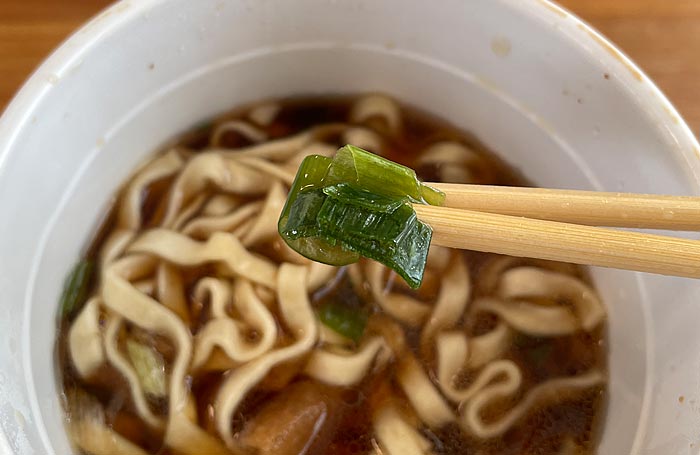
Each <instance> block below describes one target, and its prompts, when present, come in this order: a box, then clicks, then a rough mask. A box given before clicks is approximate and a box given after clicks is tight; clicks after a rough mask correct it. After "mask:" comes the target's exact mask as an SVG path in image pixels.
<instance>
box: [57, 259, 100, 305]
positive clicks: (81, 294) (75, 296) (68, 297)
mask: <svg viewBox="0 0 700 455" xmlns="http://www.w3.org/2000/svg"><path fill="white" fill-rule="evenodd" d="M92 268H93V266H92V262H91V261H88V260H86V259H83V260H81V261H80V262H78V263H77V264H76V265H75V267H73V270H72V271H71V273H70V274H69V275H68V277H67V278H66V281H65V284H64V285H63V293H62V294H61V301H60V302H61V304H60V308H61V314H62V315H63V317H69V316H71V315H73V314H74V313H75V312H76V311H78V310H79V309H80V307H82V305H83V304H84V303H85V300H86V299H87V293H88V288H89V285H90V278H91V277H92Z"/></svg>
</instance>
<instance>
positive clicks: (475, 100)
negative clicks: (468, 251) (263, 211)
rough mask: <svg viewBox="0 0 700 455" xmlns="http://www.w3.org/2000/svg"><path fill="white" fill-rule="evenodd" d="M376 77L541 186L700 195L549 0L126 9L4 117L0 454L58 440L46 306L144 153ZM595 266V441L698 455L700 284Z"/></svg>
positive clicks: (643, 112) (653, 103)
mask: <svg viewBox="0 0 700 455" xmlns="http://www.w3.org/2000/svg"><path fill="white" fill-rule="evenodd" d="M367 91H381V92H386V93H389V94H391V95H393V96H395V97H396V98H398V99H399V100H402V101H405V102H408V103H411V104H413V105H416V106H419V107H421V108H423V109H425V110H427V111H429V112H431V113H434V114H437V115H439V116H441V117H443V118H445V119H448V120H449V121H450V122H452V123H454V124H456V125H458V126H459V127H461V128H463V129H465V130H467V131H469V132H471V133H473V134H474V135H475V136H476V137H477V138H479V139H480V140H481V141H483V142H484V143H485V144H486V145H487V146H489V147H490V148H492V149H493V150H495V151H497V152H498V153H499V155H500V156H502V157H503V158H504V159H505V160H506V161H508V162H509V163H512V164H513V165H514V166H515V167H517V168H519V169H521V170H522V171H523V173H524V174H525V175H526V176H527V177H528V178H530V179H531V180H533V181H534V182H535V183H537V184H538V185H540V186H548V187H555V188H580V189H597V190H607V191H630V192H645V193H664V194H686V195H698V194H700V146H699V145H698V143H697V141H696V140H695V139H694V137H693V135H692V133H691V132H690V130H689V129H688V127H687V126H686V125H685V123H683V121H682V120H681V119H680V117H679V115H678V114H677V112H676V111H675V109H674V108H673V107H672V106H671V105H670V103H669V102H668V101H667V100H666V99H665V98H664V97H663V95H662V94H661V93H660V92H659V90H658V89H657V88H656V87H655V86H654V85H653V84H652V83H651V82H650V81H649V79H648V78H647V77H646V76H645V75H644V74H642V73H641V72H640V71H639V70H638V69H637V68H636V67H635V66H634V65H633V64H632V63H631V62H630V61H629V60H628V59H627V58H626V57H624V56H623V55H621V54H620V53H619V52H618V51H616V50H615V48H613V47H612V46H611V45H610V44H609V43H607V42H606V41H605V40H604V39H602V38H601V37H600V36H599V35H598V34H596V33H595V32H594V31H592V30H591V29H590V28H589V27H587V26H586V25H585V24H583V23H581V22H580V21H579V20H578V19H577V18H575V17H574V16H572V15H570V14H568V13H566V12H565V11H563V10H561V9H559V8H558V7H556V6H554V5H552V4H550V3H548V2H546V1H542V0H444V1H441V2H434V1H429V0H342V1H341V0H296V1H293V2H291V1H284V0H265V1H253V0H198V1H197V2H193V1H191V0H141V1H139V2H135V1H132V2H129V1H122V2H120V3H118V4H116V5H114V6H113V7H111V8H110V9H109V10H107V11H105V12H104V13H103V14H101V15H100V16H99V17H97V18H95V19H94V20H92V21H91V22H90V23H88V24H87V25H86V26H85V27H83V28H82V29H81V30H80V31H78V32H77V33H76V34H75V35H74V36H73V37H72V38H70V39H69V40H68V41H67V42H66V43H65V44H64V45H63V46H62V47H61V48H59V49H58V50H57V51H56V52H55V53H54V54H53V55H52V56H51V57H50V58H49V59H48V60H47V61H46V62H45V63H44V64H43V65H42V66H41V67H40V68H39V69H38V70H37V71H36V73H35V74H34V75H33V76H32V78H31V79H30V80H29V81H28V82H27V83H26V85H25V86H24V88H23V89H22V90H21V91H20V93H19V94H18V95H17V97H16V98H15V100H14V101H13V102H12V103H11V105H10V106H9V108H8V109H7V111H6V112H5V114H4V116H3V117H2V119H0V213H2V216H1V217H0V219H1V220H2V221H0V311H1V313H0V314H2V315H3V316H2V318H0V334H2V337H0V452H2V453H8V454H18V455H19V454H22V455H24V454H60V455H62V454H67V453H70V449H69V445H68V441H67V439H66V436H65V432H64V428H63V422H62V420H61V411H60V402H59V392H60V390H59V389H58V388H57V382H56V376H55V371H54V370H55V361H54V337H55V327H56V305H57V300H58V296H59V295H60V291H61V287H62V283H63V278H64V277H65V276H66V274H67V272H68V271H69V269H70V267H71V266H72V264H74V263H75V261H76V260H77V258H78V257H79V255H80V254H81V251H83V249H84V248H85V247H86V245H87V242H88V240H89V239H90V236H91V234H92V233H94V230H95V228H96V226H97V225H98V224H99V220H100V219H101V216H103V215H104V213H105V209H106V207H107V206H108V204H109V202H110V200H111V198H112V197H113V195H114V192H115V190H116V189H117V188H118V186H119V185H120V184H121V183H122V182H123V181H124V179H125V178H126V177H127V176H128V175H129V173H130V172H131V171H132V170H133V169H134V167H135V166H137V165H138V164H139V163H141V162H142V161H143V160H144V159H146V157H148V156H149V155H150V154H152V153H153V151H154V150H156V149H157V148H158V147H159V146H160V145H161V144H163V143H164V142H165V141H167V140H168V139H171V138H172V137H174V136H175V135H177V133H179V132H182V131H184V130H186V129H188V128H190V127H192V126H193V125H195V124H197V123H199V122H201V121H202V120H205V119H208V118H211V117H213V116H215V115H217V114H218V113H221V112H224V111H226V110H229V109H231V108H232V107H235V106H236V105H240V104H242V103H248V102H251V101H255V100H259V99H265V98H275V97H282V96H289V95H298V94H323V93H359V92H367ZM688 236H689V237H696V236H694V235H692V234H688ZM592 275H593V277H594V280H595V282H596V285H597V287H598V289H599V290H600V292H601V294H602V296H603V298H604V301H605V302H606V304H607V306H608V310H609V315H610V318H609V366H610V387H609V402H608V408H607V411H606V413H605V416H604V417H603V418H604V420H605V422H604V431H603V435H602V440H601V445H600V449H599V453H600V454H604V455H619V454H627V453H638V454H645V455H669V454H698V453H700V445H699V444H700V432H698V431H697V429H698V428H700V389H699V388H698V384H700V331H698V329H697V321H700V305H699V304H698V302H700V285H699V284H698V282H697V281H695V280H688V279H679V278H669V277H662V276H656V275H648V274H641V273H633V272H623V271H617V270H609V269H599V268H594V269H592Z"/></svg>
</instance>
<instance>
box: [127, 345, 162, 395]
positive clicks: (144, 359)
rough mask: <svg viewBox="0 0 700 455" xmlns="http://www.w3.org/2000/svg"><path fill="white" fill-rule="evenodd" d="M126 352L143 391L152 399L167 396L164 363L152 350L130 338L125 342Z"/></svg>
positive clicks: (158, 354)
mask: <svg viewBox="0 0 700 455" xmlns="http://www.w3.org/2000/svg"><path fill="white" fill-rule="evenodd" d="M126 352H127V354H128V355H129V360H131V364H132V365H133V367H134V370H135V371H136V376H138V378H139V383H140V384H141V387H143V391H144V392H145V393H147V394H148V395H151V396H153V397H156V398H158V397H164V396H166V395H167V390H166V384H165V361H164V360H163V356H162V355H160V353H159V352H157V351H156V350H155V349H154V348H152V347H151V346H147V345H145V344H142V343H139V342H138V341H135V340H133V339H131V338H128V339H127V340H126Z"/></svg>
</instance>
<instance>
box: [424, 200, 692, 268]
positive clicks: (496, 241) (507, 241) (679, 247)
mask: <svg viewBox="0 0 700 455" xmlns="http://www.w3.org/2000/svg"><path fill="white" fill-rule="evenodd" d="M441 189H442V188H441ZM448 197H449V196H448ZM413 207H414V209H415V210H416V214H417V215H418V218H419V219H420V220H422V221H424V222H425V223H427V224H428V225H430V226H431V227H432V229H433V238H432V243H433V244H436V245H441V246H447V247H452V248H461V249H469V250H475V251H485V252H491V253H499V254H507V255H511V256H520V257H531V258H539V259H549V260H554V261H563V262H573V263H576V264H585V265H597V266H603V267H613V268H618V269H627V270H637V271H641V272H651V273H658V274H662V275H675V276H683V277H692V278H700V241H696V240H686V239H679V238H674V237H666V236H661V235H652V234H643V233H638V232H628V231H619V230H615V229H606V228H600V227H590V226H582V225H578V224H569V223H560V222H556V221H544V220H538V219H532V218H524V217H516V216H509V215H500V214H494V213H485V212H478V211H472V210H462V209H455V208H449V207H434V206H429V205H418V204H415V205H414V206H413ZM530 214H531V213H530V212H528V215H530Z"/></svg>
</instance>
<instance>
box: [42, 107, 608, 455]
mask: <svg viewBox="0 0 700 455" xmlns="http://www.w3.org/2000/svg"><path fill="white" fill-rule="evenodd" d="M353 100H354V98H351V97H321V98H319V97H316V98H293V99H288V100H285V101H284V102H283V108H282V110H281V112H280V113H279V115H278V116H277V117H276V119H275V120H274V121H273V122H272V124H271V125H269V126H268V127H267V128H266V129H265V130H266V132H267V133H268V134H269V136H270V137H271V138H278V137H283V136H287V135H290V134H294V133H296V132H299V131H302V130H304V129H307V128H309V127H311V126H313V125H315V124H318V123H330V122H344V121H346V119H347V117H348V112H349V109H350V105H351V102H352V101H353ZM247 110H248V109H247V108H242V109H237V110H235V111H233V112H231V113H229V114H226V115H224V116H222V117H221V118H218V119H216V120H215V121H214V122H212V123H209V124H207V125H206V126H205V127H204V128H203V129H202V128H200V129H198V130H195V131H193V132H190V133H188V134H186V135H184V136H182V137H181V138H179V139H178V140H177V141H175V142H174V144H177V145H178V146H179V147H182V148H183V150H184V149H193V150H194V153H196V151H197V150H198V149H201V148H203V147H204V146H206V142H207V140H206V139H207V137H208V134H209V132H210V128H211V125H213V124H216V123H219V122H222V121H225V120H229V119H235V118H240V117H241V116H242V115H243V113H245V112H246V111H247ZM402 113H403V122H404V123H403V124H404V128H403V133H402V134H401V135H399V136H397V137H392V138H391V141H390V143H389V144H388V148H387V153H386V156H387V158H389V159H392V160H394V161H397V162H399V163H402V164H405V165H407V166H409V167H412V166H413V165H415V159H416V156H417V154H418V153H419V152H420V151H421V150H422V149H424V148H425V147H426V146H427V145H429V144H431V143H433V142H435V141H437V140H456V141H459V142H461V143H464V144H467V145H469V146H470V147H471V148H472V149H474V150H476V151H477V152H478V153H479V154H480V155H481V156H482V157H483V160H484V162H485V163H486V164H485V165H484V166H483V169H482V172H480V173H479V175H478V176H477V180H478V183H485V184H495V185H513V186H525V185H528V182H527V181H526V180H525V179H524V178H523V177H522V175H521V174H520V173H519V172H518V171H517V170H516V169H514V168H513V167H510V166H508V165H507V164H506V163H505V162H504V161H503V160H501V159H500V158H498V157H497V156H496V155H494V154H493V153H490V152H488V151H487V150H486V149H485V147H483V145H482V144H481V143H479V141H477V140H476V139H475V138H474V137H472V136H470V135H468V134H466V133H464V132H462V131H460V130H458V129H456V128H454V127H452V126H450V125H449V124H447V123H446V122H445V121H443V120H440V119H437V118H435V117H433V116H430V115H428V114H426V113H424V112H421V111H419V110H417V109H415V108H411V107H406V106H402ZM339 139H340V138H333V137H329V138H327V139H326V140H327V141H328V142H330V143H333V144H334V145H337V146H341V145H343V144H341V143H339V142H338V141H339ZM223 141H224V145H228V146H231V147H239V146H242V145H246V142H245V141H244V140H242V138H241V137H239V136H238V135H236V134H226V135H224V137H223ZM183 153H192V152H183ZM417 171H418V172H419V174H420V176H421V177H422V178H424V179H426V180H430V179H433V178H434V176H435V173H434V171H435V170H434V169H430V168H423V169H417ZM171 182H172V180H169V179H163V180H160V181H158V182H155V183H154V184H152V185H150V186H149V187H148V188H147V190H146V191H145V193H144V194H143V197H142V215H143V219H144V220H145V225H146V226H153V225H154V224H156V223H157V220H158V219H159V218H160V217H161V216H162V213H163V206H164V201H165V200H166V197H167V196H166V194H167V190H168V188H169V185H170V184H171ZM528 186H529V185H528ZM122 194H123V191H120V192H119V195H118V196H117V198H121V197H122ZM117 200H119V199H117ZM116 206H117V204H115V207H116ZM117 218H118V217H117V216H116V214H115V213H114V210H112V211H111V212H110V214H109V215H107V216H106V217H105V222H104V223H103V226H102V227H101V228H100V229H99V232H98V233H97V234H96V235H95V237H94V239H93V242H92V243H91V245H90V247H89V248H88V249H87V255H86V256H87V257H88V258H90V259H95V256H96V254H97V251H99V249H100V247H101V245H102V243H103V242H104V240H105V239H106V237H107V235H108V233H109V232H110V231H111V230H113V229H114V228H115V227H117V224H118V219H117ZM260 253H262V254H265V251H260ZM463 254H464V255H465V257H466V260H467V263H468V264H469V265H470V273H471V279H472V283H474V290H473V295H475V296H477V297H478V296H480V295H485V294H487V293H488V292H489V289H488V284H482V283H480V272H481V269H482V267H486V266H487V264H488V263H489V262H491V261H493V259H494V258H495V257H496V255H492V254H486V253H476V252H464V253H463ZM525 263H528V264H536V265H541V266H543V267H546V268H553V269H561V268H562V267H563V268H564V269H566V270H568V272H569V273H571V274H573V275H575V276H577V277H579V278H580V279H582V280H583V281H585V282H589V283H590V280H589V279H588V276H587V274H586V272H585V270H584V269H582V268H580V267H577V266H570V265H560V264H556V263H547V262H544V261H525ZM96 273H99V271H96ZM182 273H183V276H184V282H185V287H186V290H187V295H188V296H189V305H190V313H191V315H192V316H193V317H192V321H191V323H190V329H191V330H193V332H195V331H196V330H197V329H198V328H199V327H200V325H201V323H202V321H203V319H202V318H203V317H205V315H204V314H203V312H204V311H206V308H204V307H202V304H201V303H200V302H194V298H193V290H192V288H193V286H194V283H196V281H197V279H198V278H200V277H202V276H205V275H207V274H211V273H213V269H211V268H208V267H194V268H190V269H184V270H183V271H182ZM96 276H98V275H96ZM428 294H429V293H428ZM327 301H342V302H345V303H346V304H348V305H350V306H353V307H359V308H362V309H363V310H364V311H366V312H367V313H368V314H369V315H370V318H372V317H374V316H373V315H378V314H379V313H381V311H380V310H379V308H378V306H377V305H375V304H374V303H373V302H372V301H371V299H370V298H369V297H368V296H367V295H358V294H356V293H355V292H354V291H353V288H352V285H351V284H350V283H349V280H348V277H347V274H345V275H342V276H340V277H339V278H338V279H337V280H335V281H334V282H332V283H329V285H328V286H326V287H323V288H321V289H319V290H318V291H316V292H315V293H314V294H313V295H312V304H313V305H314V306H315V307H318V306H319V305H321V304H323V303H324V302H327ZM70 322H71V321H70V320H68V319H64V320H61V321H59V331H58V333H59V336H58V339H57V342H56V360H57V371H58V380H59V383H60V387H61V389H62V390H64V393H65V394H70V393H71V390H81V391H84V392H86V393H88V394H90V395H92V396H93V397H95V398H96V399H97V400H98V401H99V402H100V403H101V404H102V406H103V407H104V409H105V410H106V412H105V415H106V423H107V424H108V425H110V426H112V428H113V429H114V430H115V431H117V432H119V433H120V434H122V435H123V436H125V437H127V438H129V439H131V440H132V441H133V442H134V443H136V444H138V445H140V446H141V447H143V448H144V449H146V450H148V451H149V452H150V453H154V454H156V453H157V454H159V455H169V454H170V453H171V451H169V450H168V449H167V448H165V447H162V438H163V435H162V434H158V433H157V432H155V431H151V430H148V425H146V424H145V423H143V422H141V421H140V419H139V418H138V417H137V416H136V413H135V409H134V405H133V403H132V402H131V398H130V394H129V390H128V387H127V385H126V383H125V381H124V380H123V379H122V377H121V376H120V375H119V373H118V372H117V371H116V370H114V369H112V368H111V367H108V366H105V367H103V368H102V369H101V370H100V372H99V374H98V377H96V378H93V380H91V381H90V382H86V381H83V380H82V379H81V378H80V377H79V376H78V375H77V373H76V371H75V369H74V367H73V366H72V364H71V360H70V358H69V355H68V349H67V335H66V334H67V331H68V327H69V325H70ZM493 324H494V321H493V319H490V318H489V317H479V318H475V319H474V320H466V321H464V326H465V327H466V329H467V331H468V332H469V333H471V334H473V335H474V334H479V333H483V332H485V331H487V330H488V329H489V328H490V327H492V326H493ZM404 329H405V330H404V333H405V335H406V340H407V346H408V349H410V350H411V351H412V352H413V353H414V354H415V355H416V356H417V357H418V358H419V360H420V361H422V362H423V363H424V364H426V365H433V364H434V363H435V359H434V358H432V357H430V356H431V355H432V354H429V356H428V357H426V355H425V353H422V354H421V350H420V349H419V346H418V341H419V336H418V332H417V331H416V330H410V329H408V328H404ZM251 336H252V335H251ZM365 336H366V335H365ZM605 340H606V332H605V327H604V326H602V327H600V328H598V329H596V330H595V331H593V332H591V333H584V332H581V333H578V334H574V335H571V336H567V337H557V338H534V337H528V336H526V335H522V334H521V335H517V336H516V337H515V339H514V342H513V344H512V346H511V348H510V350H509V351H508V352H507V353H506V354H505V356H504V357H505V358H508V359H511V360H513V361H514V362H515V363H516V364H517V365H518V366H519V367H520V368H521V370H522V373H523V389H524V390H528V389H529V388H530V387H532V386H534V385H535V384H537V383H539V382H541V381H543V380H545V379H547V378H551V377H556V376H562V375H572V374H577V373H581V372H584V371H587V370H589V369H590V368H591V367H596V368H598V369H600V370H602V371H605V370H606V346H605ZM396 367H397V365H396V364H395V363H389V364H388V365H387V366H386V367H385V368H386V369H387V370H393V369H395V368H396ZM295 372H296V371H295V370H291V372H289V371H288V372H287V373H286V374H287V376H288V378H287V379H285V381H287V380H291V381H296V380H297V379H296V377H295ZM387 377H390V375H383V374H382V372H381V371H379V372H374V374H373V375H371V376H370V377H368V378H366V379H365V380H364V381H363V382H362V383H361V384H360V385H359V386H358V387H356V388H353V389H346V390H343V391H342V393H343V394H344V395H343V396H347V397H351V399H348V400H346V402H345V404H344V405H343V406H342V411H338V412H340V413H341V414H340V416H339V417H338V418H339V420H338V422H339V427H338V429H337V431H336V432H335V435H334V436H333V437H332V438H331V439H330V441H329V442H328V444H325V445H324V447H318V445H317V444H316V445H312V446H311V452H308V453H315V454H323V453H329V454H331V453H332V454H340V455H343V454H348V455H350V454H364V453H368V452H369V451H370V450H372V444H373V436H372V428H371V415H370V414H371V411H370V409H371V408H372V407H373V406H377V403H378V402H381V400H382V399H383V394H384V393H385V392H391V393H393V394H395V395H399V396H401V392H400V391H399V390H398V387H397V386H396V385H395V384H393V383H392V382H391V381H390V380H388V379H386V378H387ZM222 378H223V373H216V372H210V373H207V374H206V375H202V376H199V377H195V378H190V379H191V390H192V392H193V394H194V395H195V397H196V400H197V403H198V409H197V411H198V418H199V424H200V426H201V427H202V428H203V429H204V430H205V431H207V432H209V433H211V434H212V435H216V431H215V428H214V424H213V407H212V402H213V397H214V396H215V395H216V391H217V390H218V388H219V386H220V384H221V381H222ZM278 382H279V381H278ZM265 384H267V386H266V385H265ZM271 384H272V383H271V382H267V383H265V382H264V383H263V384H262V385H261V386H260V387H258V388H257V389H256V390H255V391H254V392H252V393H250V394H249V395H248V396H247V397H246V399H245V400H244V404H243V405H242V406H241V407H240V409H239V411H238V412H237V414H236V415H235V417H234V422H233V423H232V425H233V426H234V428H239V427H241V426H242V425H244V423H245V422H246V421H247V420H249V419H250V418H251V417H252V416H254V415H255V412H256V409H257V408H259V407H260V406H261V405H262V404H264V403H265V402H267V400H270V399H274V397H275V396H276V395H277V394H279V393H280V391H279V389H280V387H283V386H284V383H282V384H281V385H280V384H277V385H275V386H273V385H271ZM268 386H269V387H268ZM64 396H65V395H64ZM605 401H606V389H605V387H597V388H593V389H591V390H589V391H587V392H586V393H583V394H581V395H580V396H579V397H578V398H576V399H572V400H569V401H564V402H562V403H558V404H553V405H551V406H546V407H544V408H541V409H538V410H537V411H535V412H533V413H531V414H530V415H529V416H528V417H526V418H525V419H524V420H523V421H521V422H519V423H518V424H517V425H515V426H514V427H513V428H512V429H511V430H509V431H508V432H507V433H505V434H504V435H503V436H502V437H499V438H494V439H491V440H487V441H481V440H476V439H474V438H472V437H470V436H468V435H466V434H465V433H464V432H462V431H461V430H460V429H459V428H458V427H457V426H456V425H448V426H446V427H444V428H441V429H439V430H428V429H426V428H424V429H422V431H423V434H424V436H425V437H426V438H427V439H428V440H430V441H431V442H432V443H433V446H434V451H435V453H436V454H438V455H452V454H464V453H478V454H483V455H492V454H493V455H495V454H500V455H508V454H513V455H515V454H533V455H534V454H549V453H556V452H557V451H558V450H559V447H560V444H561V442H562V440H563V439H564V438H565V437H569V438H572V439H573V441H574V442H576V443H577V444H579V445H580V446H581V447H582V448H583V449H584V450H585V451H586V453H595V447H596V444H597V442H598V435H599V432H600V431H599V430H600V426H601V422H600V421H601V415H602V414H603V412H604V407H605ZM504 405H505V406H506V407H507V406H508V405H509V404H508V403H505V404H504ZM154 409H156V410H158V411H159V412H160V413H161V414H162V415H165V414H166V413H167V405H166V406H162V405H161V406H156V407H154ZM497 411H498V410H496V412H497ZM138 429H141V431H138Z"/></svg>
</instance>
